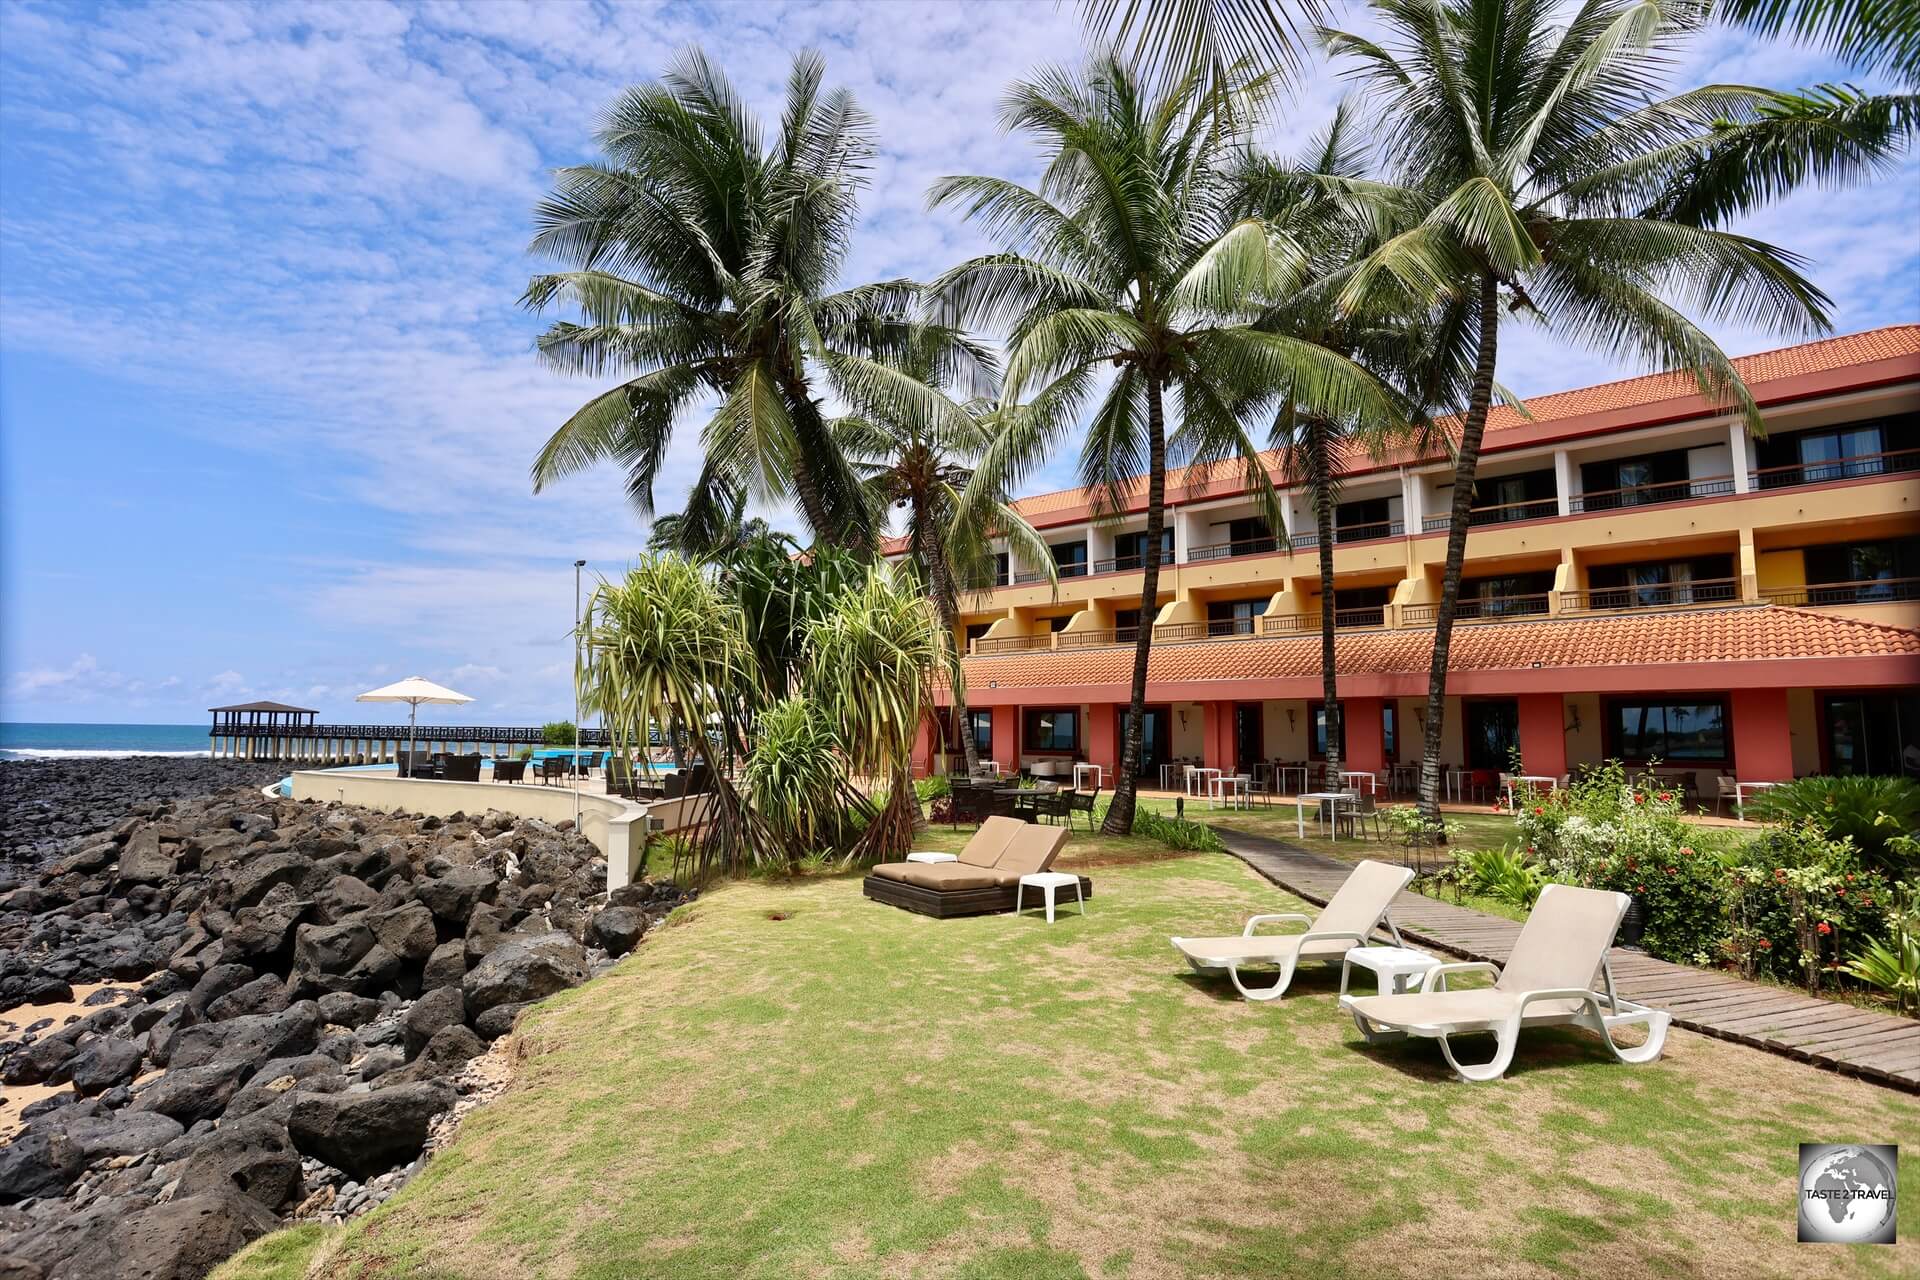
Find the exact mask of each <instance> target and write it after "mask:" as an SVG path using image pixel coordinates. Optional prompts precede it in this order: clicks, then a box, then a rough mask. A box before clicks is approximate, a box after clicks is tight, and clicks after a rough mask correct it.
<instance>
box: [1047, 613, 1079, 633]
mask: <svg viewBox="0 0 1920 1280" xmlns="http://www.w3.org/2000/svg"><path fill="white" fill-rule="evenodd" d="M1074 616H1075V615H1073V614H1071V613H1062V614H1056V615H1055V616H1053V617H1051V618H1048V619H1047V630H1049V631H1065V630H1066V629H1067V624H1068V623H1069V622H1072V621H1073V619H1074Z"/></svg>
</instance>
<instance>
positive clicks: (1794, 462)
mask: <svg viewBox="0 0 1920 1280" xmlns="http://www.w3.org/2000/svg"><path fill="white" fill-rule="evenodd" d="M1916 426H1920V415H1913V414H1909V415H1906V416H1902V417H1891V418H1874V419H1869V420H1868V421H1865V422H1849V423H1847V424H1845V425H1843V426H1837V427H1826V428H1822V429H1820V430H1816V431H1802V432H1798V433H1795V434H1791V435H1789V434H1785V433H1782V434H1779V435H1774V436H1769V437H1768V438H1767V439H1765V440H1762V441H1760V442H1759V443H1758V444H1757V445H1756V446H1755V448H1756V451H1757V453H1758V455H1759V463H1760V475H1759V477H1758V480H1759V485H1760V487H1761V488H1762V489H1772V488H1778V487H1779V486H1781V485H1794V484H1820V483H1823V482H1825V481H1829V480H1851V479H1854V478H1856V477H1858V476H1878V475H1885V474H1887V473H1888V472H1890V471H1897V470H1911V469H1912V466H1913V463H1912V460H1911V458H1908V459H1902V458H1900V457H1897V456H1896V457H1887V456H1885V455H1888V454H1895V455H1897V454H1899V453H1900V452H1901V451H1902V450H1907V449H1912V448H1913V447H1914V444H1915V443H1916V437H1915V428H1916Z"/></svg>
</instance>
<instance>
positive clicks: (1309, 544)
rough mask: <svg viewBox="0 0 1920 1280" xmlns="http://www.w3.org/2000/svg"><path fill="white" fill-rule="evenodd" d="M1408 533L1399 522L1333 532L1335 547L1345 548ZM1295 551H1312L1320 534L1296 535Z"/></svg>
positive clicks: (1352, 525) (1345, 528) (1350, 527)
mask: <svg viewBox="0 0 1920 1280" xmlns="http://www.w3.org/2000/svg"><path fill="white" fill-rule="evenodd" d="M1405 532H1406V525H1404V524H1403V523H1401V522H1400V521H1398V520H1376V521H1374V522H1373V523H1371V524H1350V525H1347V526H1346V527H1344V528H1339V529H1335V530H1334V531H1333V541H1334V543H1335V545H1338V546H1344V545H1345V544H1346V543H1349V542H1368V541H1371V540H1372V539H1374V538H1397V537H1399V536H1400V535H1401V534H1403V533H1405ZM1290 541H1291V542H1292V543H1293V549H1294V550H1295V551H1311V550H1313V549H1314V548H1316V547H1318V546H1319V545H1320V535H1319V533H1318V532H1311V533H1296V534H1294V535H1293V537H1292V538H1291V539H1290Z"/></svg>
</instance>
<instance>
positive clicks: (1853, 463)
mask: <svg viewBox="0 0 1920 1280" xmlns="http://www.w3.org/2000/svg"><path fill="white" fill-rule="evenodd" d="M1909 471H1920V449H1896V450H1894V451H1893V452H1892V453H1862V454H1856V455H1854V456H1853V457H1849V458H1829V459H1827V460H1826V461H1823V462H1795V463H1791V464H1789V465H1787V466H1784V467H1762V468H1760V469H1759V470H1758V471H1755V472H1754V473H1753V486H1754V488H1756V489H1789V488H1792V487H1793V486H1795V485H1801V484H1828V483H1831V482H1832V481H1835V480H1858V479H1861V478H1863V477H1866V476H1887V475H1899V474H1902V473H1905V472H1909Z"/></svg>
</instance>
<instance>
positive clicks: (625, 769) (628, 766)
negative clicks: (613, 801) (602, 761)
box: [607, 756, 633, 799]
mask: <svg viewBox="0 0 1920 1280" xmlns="http://www.w3.org/2000/svg"><path fill="white" fill-rule="evenodd" d="M607 794H608V795H610V796H622V797H625V798H627V799H632V798H633V762H632V761H631V760H628V759H627V758H626V757H625V756H608V757H607Z"/></svg>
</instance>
